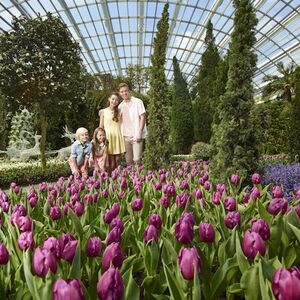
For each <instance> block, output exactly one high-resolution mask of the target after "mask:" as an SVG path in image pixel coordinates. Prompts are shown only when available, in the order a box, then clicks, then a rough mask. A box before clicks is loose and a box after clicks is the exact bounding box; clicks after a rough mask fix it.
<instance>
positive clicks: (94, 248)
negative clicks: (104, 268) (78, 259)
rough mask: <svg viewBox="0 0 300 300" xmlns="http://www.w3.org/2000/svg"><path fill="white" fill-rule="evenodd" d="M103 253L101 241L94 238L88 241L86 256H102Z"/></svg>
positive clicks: (96, 237)
mask: <svg viewBox="0 0 300 300" xmlns="http://www.w3.org/2000/svg"><path fill="white" fill-rule="evenodd" d="M100 253H101V239H100V238H99V237H98V236H94V237H91V238H89V239H88V241H87V243H86V247H85V254H86V256H88V257H96V256H100Z"/></svg>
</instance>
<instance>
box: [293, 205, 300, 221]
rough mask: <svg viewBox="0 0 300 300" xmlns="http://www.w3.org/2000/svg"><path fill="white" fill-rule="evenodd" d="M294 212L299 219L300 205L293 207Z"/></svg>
mask: <svg viewBox="0 0 300 300" xmlns="http://www.w3.org/2000/svg"><path fill="white" fill-rule="evenodd" d="M294 209H295V212H296V213H297V215H298V217H299V218H300V205H296V206H294Z"/></svg>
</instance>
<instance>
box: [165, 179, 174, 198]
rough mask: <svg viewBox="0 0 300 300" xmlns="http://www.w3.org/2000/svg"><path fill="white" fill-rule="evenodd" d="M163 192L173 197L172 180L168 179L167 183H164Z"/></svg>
mask: <svg viewBox="0 0 300 300" xmlns="http://www.w3.org/2000/svg"><path fill="white" fill-rule="evenodd" d="M163 192H164V194H165V196H166V197H168V198H170V197H175V196H176V189H175V186H174V183H173V182H172V181H170V182H169V183H168V184H166V185H165V186H164V187H163Z"/></svg>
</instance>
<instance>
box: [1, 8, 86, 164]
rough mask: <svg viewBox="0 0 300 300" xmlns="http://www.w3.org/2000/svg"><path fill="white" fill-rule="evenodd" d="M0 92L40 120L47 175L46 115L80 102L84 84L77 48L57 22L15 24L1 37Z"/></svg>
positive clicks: (18, 21) (22, 21) (48, 19)
mask: <svg viewBox="0 0 300 300" xmlns="http://www.w3.org/2000/svg"><path fill="white" fill-rule="evenodd" d="M0 54H1V55H0V83H1V87H0V88H1V92H2V93H3V94H4V95H5V96H6V97H7V100H8V101H12V102H15V103H17V104H19V105H24V106H26V107H28V108H31V106H34V105H36V106H37V107H38V113H39V116H40V130H41V135H42V139H41V160H42V168H43V170H45V164H46V157H45V145H46V124H47V123H46V122H47V121H46V114H47V115H49V114H51V115H53V114H54V113H55V114H63V112H64V111H65V110H66V109H71V108H72V107H73V104H74V103H77V102H80V101H82V96H83V91H84V88H85V87H84V80H82V75H83V68H82V62H81V58H80V47H79V45H78V44H77V43H76V42H74V40H73V39H72V37H71V34H70V33H69V31H68V30H67V27H66V25H65V24H64V23H63V22H62V21H61V20H60V19H59V18H57V17H54V16H52V15H51V14H50V13H48V14H47V17H46V18H43V19H42V18H41V17H37V18H34V19H25V18H22V17H21V18H19V19H14V20H13V23H12V30H11V31H10V32H8V33H4V34H2V35H1V36H0Z"/></svg>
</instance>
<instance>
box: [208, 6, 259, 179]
mask: <svg viewBox="0 0 300 300" xmlns="http://www.w3.org/2000/svg"><path fill="white" fill-rule="evenodd" d="M233 3H234V7H235V9H236V11H235V17H234V30H233V33H232V36H231V43H230V46H229V70H228V81H227V86H226V92H225V94H224V96H223V97H221V99H220V112H219V118H220V122H219V124H218V125H217V126H216V128H215V132H214V138H213V140H214V143H215V144H214V145H213V146H214V147H215V150H216V151H217V152H216V153H215V155H214V156H213V173H214V174H215V176H216V178H217V179H224V178H225V177H226V176H229V175H230V174H231V173H233V172H237V173H238V174H240V175H241V176H248V175H249V172H251V171H252V170H253V169H254V168H255V162H256V158H257V157H256V156H257V150H256V145H255V142H256V141H255V130H254V127H253V124H252V123H251V121H250V113H251V109H252V107H253V105H254V97H253V85H252V78H253V76H254V73H255V69H256V61H257V57H256V54H255V53H254V50H253V46H254V43H255V26H256V24H257V18H256V16H255V11H254V8H253V6H252V5H251V1H250V0H234V1H233Z"/></svg>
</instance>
